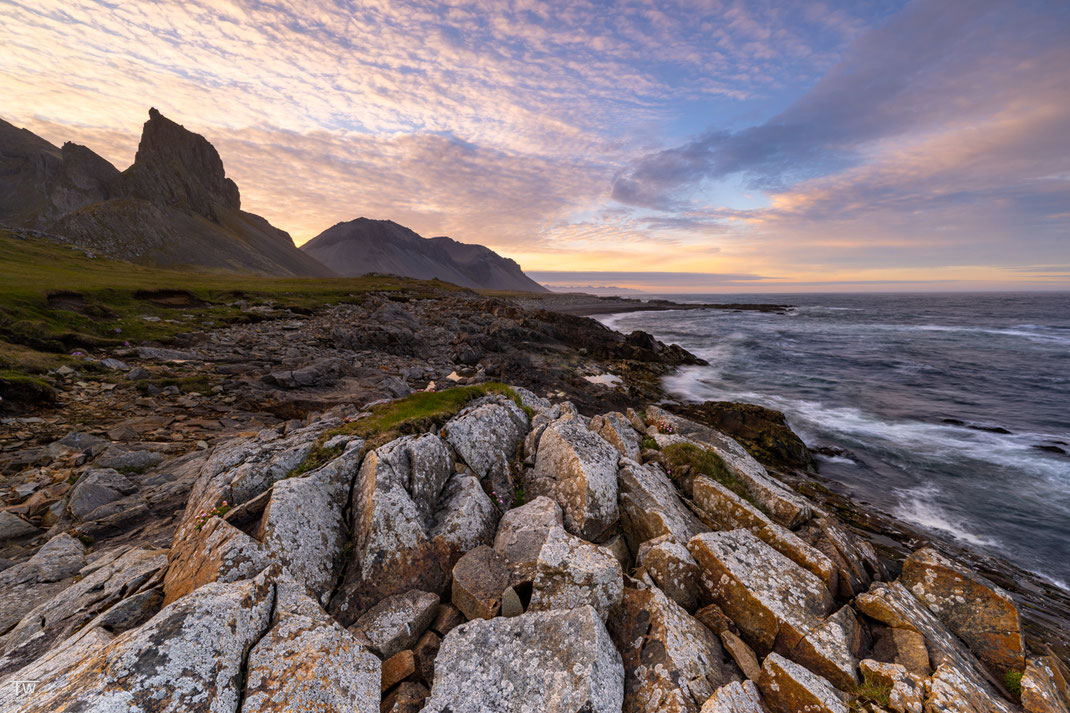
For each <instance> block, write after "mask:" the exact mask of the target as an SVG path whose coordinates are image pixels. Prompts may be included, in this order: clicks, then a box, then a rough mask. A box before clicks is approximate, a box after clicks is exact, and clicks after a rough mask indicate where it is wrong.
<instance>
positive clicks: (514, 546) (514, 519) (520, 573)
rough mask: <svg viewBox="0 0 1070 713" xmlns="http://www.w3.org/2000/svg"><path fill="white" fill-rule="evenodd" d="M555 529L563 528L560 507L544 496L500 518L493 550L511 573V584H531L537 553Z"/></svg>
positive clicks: (533, 577) (537, 557)
mask: <svg viewBox="0 0 1070 713" xmlns="http://www.w3.org/2000/svg"><path fill="white" fill-rule="evenodd" d="M555 527H558V528H559V527H564V520H563V519H562V514H561V506H560V505H558V504H557V503H555V502H554V501H553V500H551V499H550V498H548V497H546V496H544V495H540V496H539V497H537V498H535V499H534V500H531V501H530V502H527V503H525V504H524V505H521V506H520V507H518V508H513V509H512V510H510V511H508V512H507V513H505V514H504V515H502V519H501V521H500V522H499V523H498V534H497V535H496V536H495V537H494V551H495V552H497V553H498V554H499V555H501V557H502V559H504V560H505V563H506V565H507V566H508V567H509V569H510V570H511V572H512V574H511V576H510V581H511V582H512V583H513V584H514V585H515V584H520V583H523V582H531V581H534V579H535V564H536V563H537V562H538V559H539V552H541V551H542V546H543V544H544V543H545V542H546V537H547V535H549V534H550V531H551V530H553V529H554V528H555Z"/></svg>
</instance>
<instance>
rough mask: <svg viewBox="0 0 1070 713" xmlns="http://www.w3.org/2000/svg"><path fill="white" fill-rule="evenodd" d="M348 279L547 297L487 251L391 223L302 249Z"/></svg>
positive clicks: (345, 231) (341, 226) (342, 232)
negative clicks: (376, 277)
mask: <svg viewBox="0 0 1070 713" xmlns="http://www.w3.org/2000/svg"><path fill="white" fill-rule="evenodd" d="M301 250H303V251H305V252H306V253H308V254H309V255H311V256H312V257H314V258H316V259H317V260H319V261H320V262H322V263H323V264H325V265H330V266H331V267H332V269H334V270H335V271H336V272H338V273H340V274H342V275H346V276H349V277H355V276H357V275H364V274H367V273H369V272H384V273H390V274H394V275H401V276H403V277H415V278H418V279H422V280H430V279H433V278H438V279H440V280H445V281H446V282H452V283H453V284H455V285H461V286H462V287H474V288H479V289H489V290H516V291H523V292H546V288H544V287H543V286H542V285H540V284H539V283H537V282H535V281H534V280H532V279H531V278H530V277H528V276H527V275H525V274H524V271H523V270H521V269H520V265H518V264H516V262H515V261H513V260H510V259H508V258H504V257H502V256H501V255H499V254H497V253H496V252H494V251H493V250H491V249H490V248H486V247H484V246H482V245H469V244H466V243H459V242H457V241H456V240H453V239H452V238H446V237H439V238H424V237H421V236H420V235H419V234H417V233H416V232H415V231H413V230H410V229H409V228H406V227H405V226H403V225H398V224H397V223H395V222H393V221H391V220H372V219H370V218H357V219H356V220H351V221H348V222H346V223H338V224H337V225H335V226H332V227H330V228H328V229H327V230H325V231H323V232H322V233H320V234H319V235H317V236H316V237H315V238H313V239H312V240H309V241H308V242H307V243H305V244H304V245H302V246H301Z"/></svg>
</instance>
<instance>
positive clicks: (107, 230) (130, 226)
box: [0, 109, 334, 277]
mask: <svg viewBox="0 0 1070 713" xmlns="http://www.w3.org/2000/svg"><path fill="white" fill-rule="evenodd" d="M0 224H4V225H9V226H13V227H25V228H34V229H37V230H43V231H45V232H48V233H52V234H55V235H59V236H62V237H64V238H66V239H67V240H69V241H70V242H72V243H74V244H77V245H81V246H84V247H87V248H91V249H93V250H95V251H97V252H100V253H103V254H106V255H110V256H112V257H117V258H121V259H124V260H130V261H133V262H139V263H144V264H149V265H157V266H167V267H173V266H185V265H189V266H197V267H203V268H210V269H218V270H231V271H235V272H246V273H256V274H263V275H279V276H309V277H327V276H333V275H334V273H333V272H332V271H331V270H330V269H328V268H327V267H325V266H324V265H322V264H320V263H319V262H317V261H316V260H315V259H314V258H313V257H311V256H309V255H308V254H306V253H304V252H302V251H300V250H298V249H297V247H296V246H295V245H294V243H293V239H292V238H291V237H290V235H289V234H288V233H286V232H285V231H283V230H279V229H278V228H276V227H274V226H273V225H271V224H270V223H269V222H268V221H267V220H265V219H264V218H261V217H260V216H258V215H254V214H252V213H247V212H245V211H243V210H241V194H240V193H239V191H238V186H237V185H236V184H235V183H234V181H232V180H231V179H229V178H227V177H226V173H225V171H224V169H223V161H222V160H221V159H220V158H219V154H218V152H216V150H215V148H214V147H213V146H212V144H210V143H209V142H208V140H207V139H205V138H204V137H203V136H200V135H199V134H195V133H193V132H191V131H189V130H187V129H186V128H185V127H183V126H180V125H179V124H176V123H175V122H173V121H171V120H170V119H168V118H166V117H164V116H163V115H162V114H160V112H158V111H157V110H156V109H150V110H149V120H148V121H147V122H145V126H144V129H143V131H142V134H141V142H140V143H139V144H138V149H137V155H136V156H135V158H134V163H133V164H132V165H131V166H130V167H129V168H127V169H126V170H125V171H122V172H120V171H119V170H118V169H116V168H115V167H114V166H112V165H111V164H110V163H108V162H107V161H106V160H104V159H103V158H101V157H100V156H98V155H97V154H95V153H93V152H92V151H91V150H89V149H88V148H86V147H84V146H79V145H78V144H73V143H69V142H68V143H65V144H64V145H63V147H62V148H56V147H55V146H53V145H52V144H50V143H49V142H47V141H45V140H44V139H42V138H40V137H39V136H36V135H35V134H33V133H31V132H30V131H27V130H26V129H19V128H17V127H15V126H12V125H11V124H9V123H7V122H5V121H2V120H0Z"/></svg>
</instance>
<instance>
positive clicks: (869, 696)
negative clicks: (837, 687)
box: [854, 681, 892, 707]
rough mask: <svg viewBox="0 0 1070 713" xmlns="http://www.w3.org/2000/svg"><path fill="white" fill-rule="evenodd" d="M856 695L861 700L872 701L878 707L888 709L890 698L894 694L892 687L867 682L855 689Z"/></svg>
mask: <svg viewBox="0 0 1070 713" xmlns="http://www.w3.org/2000/svg"><path fill="white" fill-rule="evenodd" d="M854 693H855V697H856V698H857V699H859V700H862V701H872V702H873V703H876V704H877V705H880V706H885V707H886V706H887V705H888V696H890V695H891V693H892V687H891V686H890V685H888V684H881V683H877V682H875V681H865V682H864V683H862V684H861V685H860V686H858V687H857V688H856V689H855V691H854Z"/></svg>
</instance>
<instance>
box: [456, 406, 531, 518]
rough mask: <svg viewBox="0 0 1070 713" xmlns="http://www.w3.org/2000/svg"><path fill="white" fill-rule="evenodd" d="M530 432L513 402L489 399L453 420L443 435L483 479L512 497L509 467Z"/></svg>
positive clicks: (465, 410) (523, 414) (495, 488)
mask: <svg viewBox="0 0 1070 713" xmlns="http://www.w3.org/2000/svg"><path fill="white" fill-rule="evenodd" d="M527 432H528V417H527V415H526V414H525V413H524V411H523V410H522V409H521V408H520V407H519V406H517V405H516V404H515V403H514V402H513V401H512V400H511V399H509V398H506V397H505V396H495V397H489V398H488V400H487V401H486V402H484V403H478V404H475V405H472V406H469V407H468V408H466V409H464V410H463V411H461V413H459V414H458V415H456V416H454V417H453V418H452V419H450V420H449V421H448V422H447V423H446V425H445V427H443V429H442V435H443V437H444V438H445V439H446V441H448V442H449V444H450V445H451V446H453V448H454V450H456V451H457V455H459V456H460V457H461V460H463V461H464V462H465V463H467V464H468V467H469V468H471V469H472V470H473V471H474V472H475V474H476V475H477V476H478V477H479V478H481V479H482V478H488V479H489V480H490V481H491V483H493V488H494V490H495V491H497V492H500V493H502V494H503V497H504V496H506V495H508V496H509V497H511V496H512V492H513V489H512V487H511V486H512V482H511V480H510V476H509V463H510V462H511V461H512V460H513V458H514V457H516V450H517V447H518V446H519V445H520V444H521V443H523V441H524V436H525V435H526V434H527Z"/></svg>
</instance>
